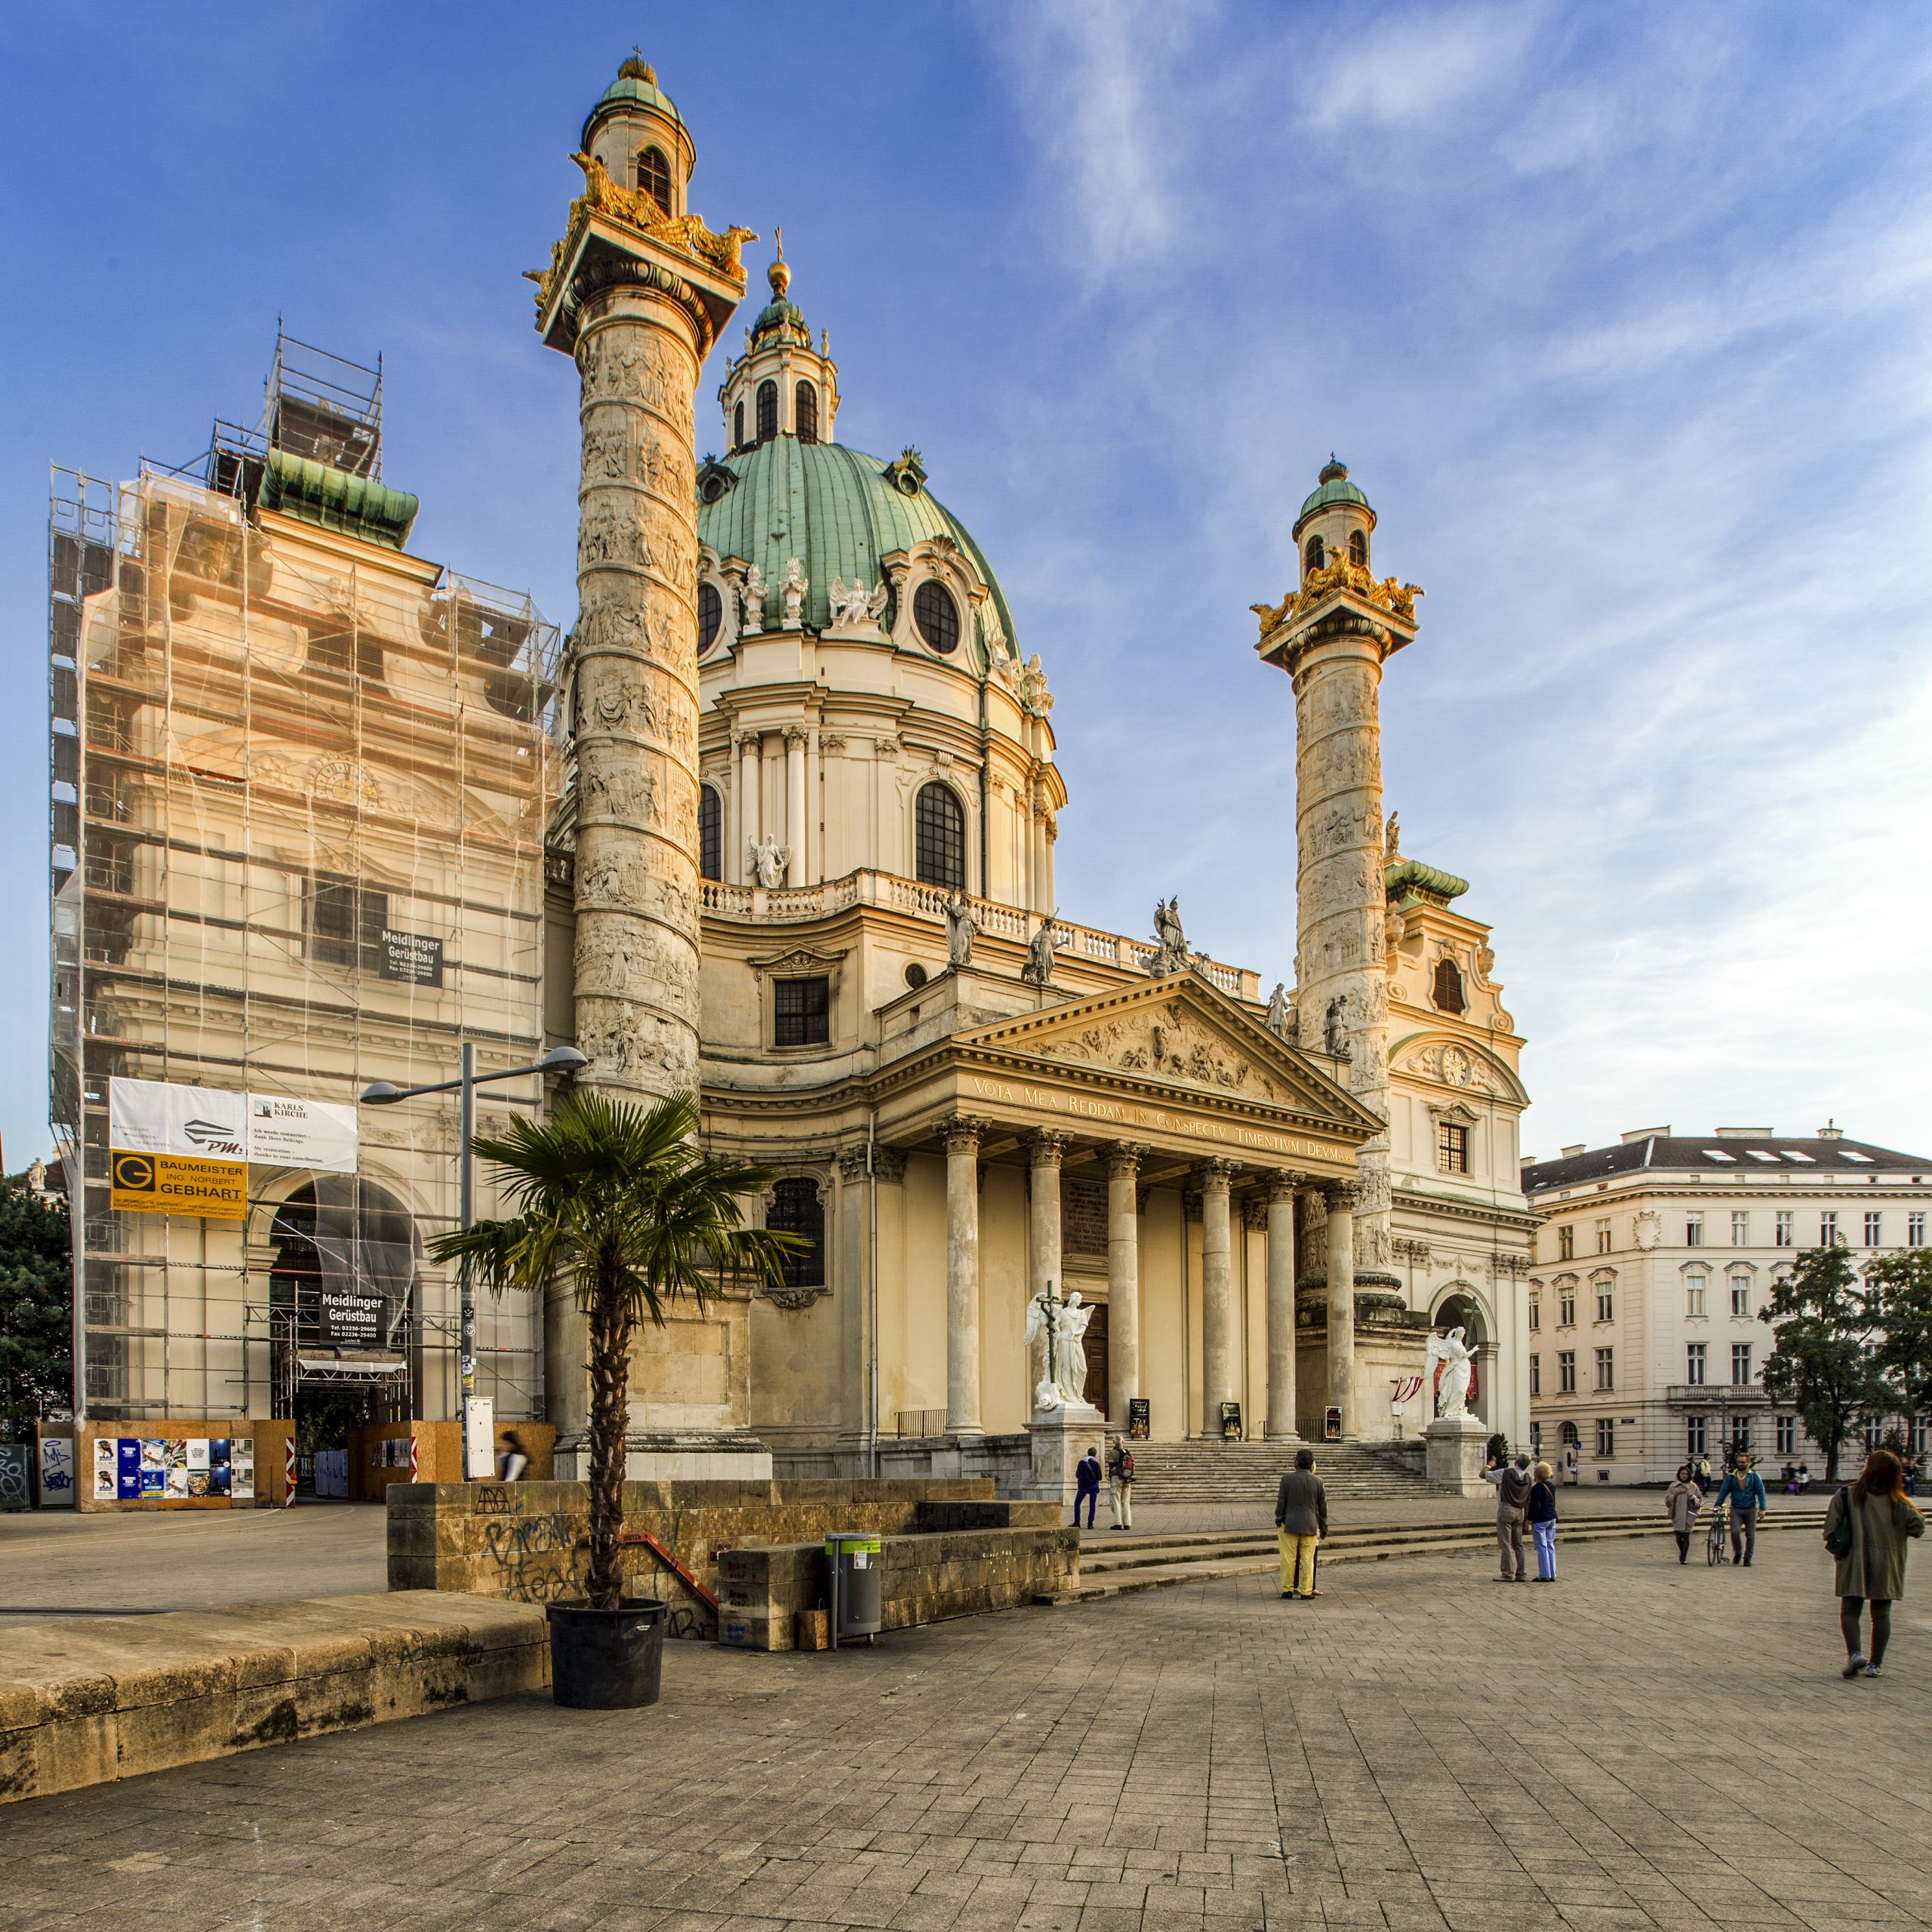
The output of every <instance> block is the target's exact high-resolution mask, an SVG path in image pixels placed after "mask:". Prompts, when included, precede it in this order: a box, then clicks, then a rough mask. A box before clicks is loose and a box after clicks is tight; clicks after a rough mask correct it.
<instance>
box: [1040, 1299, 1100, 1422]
mask: <svg viewBox="0 0 1932 1932" xmlns="http://www.w3.org/2000/svg"><path fill="white" fill-rule="evenodd" d="M1093 1318H1094V1311H1093V1310H1092V1309H1091V1308H1088V1307H1086V1306H1084V1305H1083V1304H1082V1303H1081V1298H1080V1291H1079V1290H1078V1288H1075V1290H1074V1291H1073V1292H1072V1294H1070V1295H1069V1296H1067V1297H1066V1298H1065V1300H1062V1299H1061V1298H1060V1297H1059V1296H1058V1295H1057V1294H1054V1284H1052V1282H1051V1281H1049V1282H1048V1284H1047V1285H1046V1286H1045V1287H1044V1288H1042V1289H1041V1291H1040V1292H1039V1293H1038V1294H1036V1295H1035V1297H1033V1298H1032V1300H1031V1301H1029V1303H1027V1304H1026V1345H1027V1346H1028V1347H1029V1348H1031V1347H1032V1345H1033V1343H1035V1342H1036V1341H1037V1340H1039V1338H1040V1337H1041V1336H1042V1335H1044V1336H1045V1337H1046V1338H1047V1372H1046V1374H1044V1375H1043V1376H1042V1377H1041V1378H1040V1380H1039V1383H1038V1386H1036V1387H1035V1389H1034V1391H1033V1406H1034V1407H1035V1409H1041V1410H1044V1409H1063V1408H1066V1407H1069V1406H1071V1405H1072V1404H1082V1405H1084V1404H1085V1402H1086V1400H1087V1345H1086V1343H1085V1342H1084V1340H1082V1339H1081V1337H1084V1335H1085V1334H1086V1333H1087V1324H1088V1322H1090V1321H1092V1320H1093Z"/></svg>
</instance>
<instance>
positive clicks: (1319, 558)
mask: <svg viewBox="0 0 1932 1932" xmlns="http://www.w3.org/2000/svg"><path fill="white" fill-rule="evenodd" d="M1302 554H1303V556H1304V557H1306V558H1307V560H1308V567H1309V569H1310V570H1311V571H1318V570H1319V569H1320V568H1321V566H1322V565H1324V564H1325V563H1326V562H1327V561H1328V553H1327V551H1326V550H1324V549H1323V548H1322V547H1321V538H1320V537H1310V538H1309V540H1308V548H1307V549H1306V550H1304V551H1303V552H1302Z"/></svg>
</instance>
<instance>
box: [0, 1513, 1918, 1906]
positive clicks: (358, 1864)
mask: <svg viewBox="0 0 1932 1932" xmlns="http://www.w3.org/2000/svg"><path fill="white" fill-rule="evenodd" d="M1490 1579H1491V1565H1490V1564H1489V1562H1488V1561H1487V1559H1486V1558H1482V1557H1479V1556H1474V1555H1472V1556H1467V1557H1463V1558H1436V1557H1426V1558H1414V1559H1411V1560H1407V1561H1401V1562H1392V1563H1387V1564H1367V1565H1362V1566H1359V1567H1355V1568H1343V1569H1338V1570H1337V1571H1334V1573H1333V1574H1332V1576H1331V1577H1330V1578H1329V1579H1328V1580H1327V1585H1326V1587H1325V1589H1324V1595H1323V1597H1322V1598H1321V1600H1320V1601H1318V1602H1316V1603H1315V1604H1312V1605H1303V1604H1295V1605H1291V1604H1286V1603H1284V1602H1282V1601H1280V1599H1279V1598H1278V1597H1277V1595H1275V1592H1274V1589H1273V1587H1272V1583H1271V1581H1270V1580H1269V1579H1267V1578H1265V1577H1261V1578H1238V1579H1232V1580H1226V1581H1223V1582H1219V1583H1209V1584H1206V1585H1201V1586H1186V1587H1183V1588H1177V1589H1164V1590H1157V1591H1153V1592H1149V1593H1146V1594H1144V1595H1137V1596H1131V1597H1126V1598H1119V1599H1117V1600H1115V1601H1111V1602H1106V1603H1101V1604H1083V1605H1078V1606H1075V1607H1067V1608H1061V1609H1054V1610H1048V1609H1038V1610H1029V1611H1015V1612H1012V1613H1009V1614H1004V1615H1002V1616H998V1617H982V1618H975V1619H969V1620H961V1621H958V1622H954V1623H945V1624H941V1625H937V1626H931V1627H928V1628H925V1629H919V1630H916V1631H910V1632H903V1633H900V1634H895V1635H892V1636H891V1637H890V1638H888V1639H886V1640H884V1641H881V1644H879V1645H878V1647H877V1648H875V1649H872V1650H869V1651H867V1650H863V1649H861V1650H854V1651H841V1652H840V1653H839V1654H837V1655H835V1656H816V1657H814V1656H809V1655H800V1654H792V1655H788V1656H781V1657H754V1656H745V1655H739V1654H731V1653H728V1652H723V1651H718V1650H717V1649H715V1648H714V1647H712V1646H709V1645H706V1644H672V1645H671V1646H669V1649H668V1652H667V1656H666V1671H665V1678H666V1683H665V1695H664V1699H663V1703H661V1704H660V1705H659V1706H657V1708H655V1709H650V1710H644V1711H638V1712H611V1713H587V1712H567V1711H561V1710H558V1709H555V1708H554V1707H553V1706H552V1705H551V1704H550V1703H549V1702H548V1701H547V1700H546V1699H543V1698H540V1697H530V1698H524V1699H515V1700H509V1701H506V1702H504V1703H497V1704H493V1705H490V1706H485V1707H481V1708H478V1709H472V1710H466V1711H458V1712H452V1713H450V1714H448V1715H442V1716H437V1717H432V1718H423V1719H420V1720H417V1721H411V1722H408V1723H405V1724H388V1725H382V1726H379V1727H376V1728H374V1729H371V1730H365V1731H361V1732H355V1733H352V1734H346V1735H342V1736H337V1737H331V1738H325V1739H321V1740H314V1741H311V1742H309V1743H298V1744H294V1745H291V1746H284V1747H279V1748H275V1749H268V1750H263V1751H257V1752H251V1753H249V1754H247V1755H242V1756H240V1757H235V1758H224V1759H221V1760H219V1761H214V1762H211V1763H208V1764H199V1765H195V1766H190V1767H186V1768H184V1769H182V1770H175V1771H170V1772H166V1773H163V1774H159V1775H157V1776H155V1777H149V1778H145V1779H138V1780H131V1781H129V1782H128V1783H123V1784H121V1785H118V1786H109V1787H105V1788H100V1789H93V1790H88V1791H85V1792H78V1793H76V1794H74V1795H71V1796H68V1797H63V1798H51V1799H46V1800H42V1801H35V1802H32V1803H29V1804H22V1805H19V1806H17V1807H10V1809H9V1810H8V1811H7V1812H6V1813H5V1814H4V1817H0V1926H4V1927H8V1928H9V1932H11V1928H14V1927H22V1928H24V1927H90V1928H92V1927H110V1926H111V1927H115V1928H117V1932H162V1928H164V1927H165V1929H166V1932H199V1928H202V1927H223V1926H251V1927H273V1928H276V1932H324V1929H325V1928H328V1932H334V1928H345V1929H346V1928H351V1927H354V1928H358V1932H359V1928H365V1927H396V1928H416V1927H422V1928H432V1927H434V1928H441V1927H448V1928H451V1932H456V1928H473V1932H497V1929H498V1928H503V1932H509V1928H518V1929H519V1932H521V1928H532V1929H533V1932H534V1929H535V1928H556V1932H565V1928H578V1927H583V1928H589V1927H598V1928H608V1932H645V1928H654V1932H673V1928H684V1927H691V1928H694V1932H696V1929H697V1928H716V1932H723V1928H727V1927H728V1928H731V1932H780V1928H795V1929H796V1932H808V1929H809V1932H818V1928H829V1927H845V1926H878V1927H907V1928H916V1929H917V1932H1008V1928H1027V1929H1028V1932H1153V1929H1154V1928H1157V1927H1158V1928H1164V1929H1165V1928H1178V1927H1201V1928H1202V1929H1203V1932H1207V1928H1222V1929H1224V1932H1236V1929H1237V1928H1241V1929H1242V1932H1244V1929H1245V1928H1250V1927H1269V1928H1273V1927H1328V1926H1335V1927H1341V1926H1347V1927H1387V1928H1389V1932H1423V1928H1428V1927H1455V1928H1457V1932H1464V1929H1465V1928H1466V1932H1517V1928H1521V1927H1545V1926H1547V1927H1559V1926H1579V1927H1596V1928H1601V1932H1622V1929H1623V1928H1626V1927H1629V1928H1635V1927H1653V1926H1655V1927H1673V1928H1678V1927H1681V1928H1690V1927H1716V1926H1724V1927H1740V1928H1741V1927H1751V1928H1753V1929H1754V1932H1755V1929H1756V1928H1763V1927H1798V1926H1805V1927H1841V1926H1853V1925H1859V1926H1864V1925H1871V1924H1903V1925H1918V1924H1927V1923H1932V1850H1928V1849H1927V1845H1928V1835H1927V1823H1928V1810H1927V1802H1926V1800H1925V1798H1924V1795H1923V1794H1924V1790H1925V1787H1926V1785H1927V1774H1928V1772H1932V1746H1928V1745H1927V1741H1926V1738H1925V1734H1924V1725H1923V1721H1922V1714H1923V1711H1924V1705H1925V1697H1926V1693H1927V1687H1928V1683H1932V1641H1928V1636H1929V1635H1932V1633H1928V1631H1927V1619H1926V1617H1924V1614H1922V1613H1921V1611H1919V1610H1918V1606H1917V1603H1916V1601H1915V1599H1912V1598H1907V1599H1906V1601H1904V1602H1903V1603H1902V1604H1900V1608H1899V1612H1898V1615H1897V1628H1896V1634H1895V1636H1894V1646H1893V1651H1892V1656H1891V1658H1890V1660H1889V1661H1888V1663H1887V1672H1886V1675H1885V1677H1884V1678H1883V1679H1881V1680H1880V1681H1877V1682H1874V1683H1866V1682H1862V1681H1861V1682H1858V1683H1854V1684H1847V1683H1844V1682H1843V1681H1841V1679H1840V1678H1839V1677H1838V1672H1837V1668H1836V1666H1837V1663H1838V1658H1839V1656H1840V1653H1839V1651H1838V1644H1837V1635H1836V1629H1835V1615H1834V1613H1835V1604H1833V1602H1832V1598H1831V1596H1830V1594H1829V1581H1830V1579H1829V1568H1828V1566H1827V1564H1826V1559H1825V1558H1824V1556H1823V1553H1822V1552H1821V1551H1820V1549H1819V1548H1818V1546H1817V1541H1816V1539H1815V1537H1814V1535H1812V1534H1810V1533H1809V1532H1804V1531H1793V1532H1792V1533H1791V1534H1786V1535H1777V1536H1770V1537H1766V1538H1765V1539H1764V1541H1763V1542H1762V1543H1761V1545H1760V1547H1759V1555H1758V1563H1757V1565H1756V1567H1755V1568H1754V1569H1752V1571H1749V1572H1748V1573H1746V1572H1741V1571H1734V1570H1732V1569H1729V1568H1724V1569H1721V1570H1709V1569H1706V1568H1703V1567H1690V1568H1688V1569H1682V1570H1680V1569H1679V1568H1678V1567H1677V1565H1676V1564H1675V1561H1673V1560H1672V1555H1671V1553H1670V1547H1669V1542H1668V1540H1667V1539H1665V1538H1655V1539H1648V1540H1644V1541H1641V1542H1624V1543H1604V1544H1598V1545H1592V1546H1581V1547H1579V1548H1577V1549H1575V1550H1574V1552H1569V1553H1567V1555H1565V1556H1564V1558H1563V1559H1562V1575H1561V1580H1560V1581H1559V1583H1558V1584H1557V1585H1556V1586H1555V1587H1554V1588H1551V1589H1545V1588H1543V1587H1540V1586H1525V1587H1523V1588H1520V1589H1519V1588H1513V1587H1512V1588H1502V1587H1499V1586H1497V1585H1495V1584H1494V1583H1491V1580H1490ZM1747 1598H1748V1600H1749V1604H1750V1609H1749V1614H1748V1616H1743V1617H1740V1614H1739V1609H1740V1600H1743V1599H1747ZM1745 1632H1748V1633H1749V1634H1748V1636H1747V1635H1744V1634H1743V1633H1745Z"/></svg>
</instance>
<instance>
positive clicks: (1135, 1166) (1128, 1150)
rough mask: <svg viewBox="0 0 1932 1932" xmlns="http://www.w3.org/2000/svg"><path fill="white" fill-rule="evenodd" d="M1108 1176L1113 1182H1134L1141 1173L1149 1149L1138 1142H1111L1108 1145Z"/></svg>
mask: <svg viewBox="0 0 1932 1932" xmlns="http://www.w3.org/2000/svg"><path fill="white" fill-rule="evenodd" d="M1106 1157H1107V1175H1108V1178H1109V1180H1134V1179H1136V1178H1137V1177H1138V1176H1139V1174H1140V1163H1141V1162H1142V1161H1144V1160H1145V1159H1146V1158H1147V1149H1146V1147H1145V1146H1143V1145H1142V1143H1140V1141H1138V1140H1109V1142H1108V1143H1107V1145H1106Z"/></svg>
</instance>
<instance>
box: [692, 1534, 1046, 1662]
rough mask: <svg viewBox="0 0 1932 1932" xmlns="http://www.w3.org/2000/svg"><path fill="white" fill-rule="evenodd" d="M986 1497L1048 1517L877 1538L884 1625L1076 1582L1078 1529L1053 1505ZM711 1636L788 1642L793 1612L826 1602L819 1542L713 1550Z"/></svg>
mask: <svg viewBox="0 0 1932 1932" xmlns="http://www.w3.org/2000/svg"><path fill="white" fill-rule="evenodd" d="M992 1507H995V1508H999V1507H1010V1508H1012V1509H1036V1510H1044V1511H1047V1512H1051V1515H1053V1516H1054V1518H1055V1522H1054V1525H1053V1526H1052V1527H1042V1528H1022V1527H1008V1526H1000V1527H988V1528H984V1529H958V1530H946V1531H929V1532H928V1533H927V1534H922V1535H918V1534H915V1535H912V1536H887V1537H881V1539H880V1544H879V1558H878V1561H879V1564H880V1566H881V1570H882V1571H883V1573H884V1574H883V1575H882V1577H881V1581H880V1598H881V1611H882V1613H883V1614H882V1616H881V1623H882V1624H883V1626H884V1628H885V1629H888V1630H903V1629H908V1628H909V1627H910V1626H912V1625H914V1624H915V1623H937V1622H939V1621H940V1620H941V1619H942V1618H944V1617H977V1616H980V1615H982V1614H984V1613H986V1611H995V1610H1011V1609H1014V1607H1017V1606H1018V1605H1020V1604H1029V1603H1032V1601H1035V1598H1041V1597H1052V1596H1054V1595H1059V1594H1060V1593H1062V1592H1065V1591H1066V1590H1069V1589H1072V1586H1074V1585H1075V1583H1077V1582H1078V1579H1079V1574H1080V1537H1079V1534H1078V1532H1077V1531H1074V1530H1072V1529H1068V1528H1063V1527H1060V1525H1059V1524H1058V1521H1057V1518H1058V1516H1059V1513H1060V1512H1059V1507H1058V1506H1057V1504H1054V1503H1035V1504H1028V1503H1015V1504H1011V1505H1005V1506H1001V1505H995V1506H992ZM718 1601H719V1605H720V1611H721V1628H720V1629H719V1632H718V1638H719V1641H721V1643H724V1644H731V1645H732V1646H734V1647H736V1648H738V1649H740V1650H751V1651H789V1650H795V1649H796V1648H797V1647H798V1612H799V1611H801V1610H817V1609H820V1608H826V1607H829V1604H830V1579H829V1574H828V1572H827V1570H826V1555H825V1546H824V1544H823V1541H820V1542H817V1543H783V1544H779V1545H777V1546H768V1547H766V1548H764V1549H728V1550H725V1551H724V1552H722V1553H721V1555H719V1557H718Z"/></svg>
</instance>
